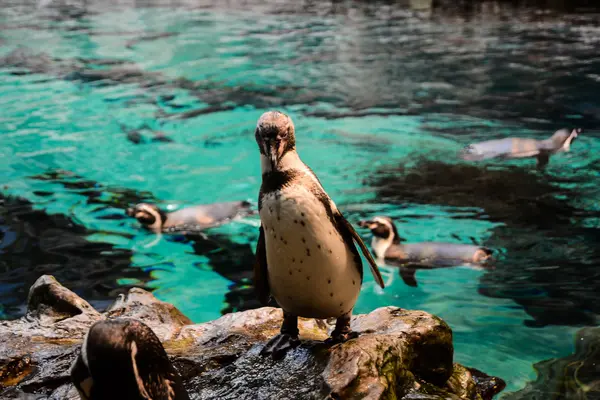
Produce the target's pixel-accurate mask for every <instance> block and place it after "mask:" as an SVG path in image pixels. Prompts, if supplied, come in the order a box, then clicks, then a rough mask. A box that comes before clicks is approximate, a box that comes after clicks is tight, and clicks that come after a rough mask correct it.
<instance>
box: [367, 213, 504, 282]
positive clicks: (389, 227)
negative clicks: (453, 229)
mask: <svg viewBox="0 0 600 400" xmlns="http://www.w3.org/2000/svg"><path fill="white" fill-rule="evenodd" d="M358 225H359V226H360V227H362V228H368V229H370V230H371V233H372V234H373V240H372V243H371V247H372V249H373V253H375V256H376V257H377V261H378V263H379V264H385V265H393V266H397V267H400V269H399V273H400V277H401V278H402V280H403V281H404V283H406V284H407V285H408V286H413V287H414V286H417V280H416V277H415V272H416V271H417V270H418V269H434V268H444V267H453V266H459V265H470V266H484V265H485V264H486V263H487V262H489V260H490V258H491V257H492V254H493V252H492V250H490V249H488V248H486V247H481V246H477V245H471V244H458V243H444V242H420V243H403V241H404V240H405V239H404V238H402V237H401V236H400V235H399V234H398V229H397V228H396V224H394V222H393V221H392V219H391V218H390V217H387V216H376V217H373V218H372V219H369V220H361V221H359V223H358Z"/></svg>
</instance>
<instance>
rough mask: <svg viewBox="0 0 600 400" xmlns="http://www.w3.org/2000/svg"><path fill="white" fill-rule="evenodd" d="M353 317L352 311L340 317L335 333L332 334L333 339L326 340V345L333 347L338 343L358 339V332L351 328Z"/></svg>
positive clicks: (336, 323)
mask: <svg viewBox="0 0 600 400" xmlns="http://www.w3.org/2000/svg"><path fill="white" fill-rule="evenodd" d="M351 316H352V311H349V312H347V313H346V314H344V315H342V316H340V317H338V319H337V320H336V321H335V329H334V330H333V332H331V337H330V338H328V339H327V340H325V344H327V345H332V344H336V343H343V342H345V341H347V340H350V339H355V338H357V337H358V332H354V331H352V329H351V328H350V317H351Z"/></svg>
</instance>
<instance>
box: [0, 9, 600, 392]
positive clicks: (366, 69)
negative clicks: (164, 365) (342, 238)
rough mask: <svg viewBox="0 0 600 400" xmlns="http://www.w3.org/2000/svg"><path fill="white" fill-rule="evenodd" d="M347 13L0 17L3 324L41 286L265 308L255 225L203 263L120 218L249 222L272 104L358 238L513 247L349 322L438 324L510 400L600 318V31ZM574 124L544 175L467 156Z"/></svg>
mask: <svg viewBox="0 0 600 400" xmlns="http://www.w3.org/2000/svg"><path fill="white" fill-rule="evenodd" d="M350 4H351V5H353V6H348V5H345V6H343V7H342V6H340V7H339V8H335V7H333V6H332V7H333V8H327V4H324V5H323V6H315V5H313V6H311V7H308V8H307V9H306V10H302V9H301V8H298V7H295V6H293V5H287V6H286V5H285V4H279V3H278V4H270V3H267V4H266V5H263V6H257V5H253V6H244V7H238V8H236V9H229V10H228V9H225V8H218V7H209V6H205V7H196V8H194V7H189V6H186V5H185V4H179V5H176V6H173V7H149V6H148V7H145V6H138V7H136V8H134V7H124V8H119V9H117V8H116V7H108V6H106V7H104V8H102V7H100V6H98V5H93V4H92V5H91V6H89V9H78V8H75V9H73V8H63V7H60V6H58V5H53V4H50V6H45V7H43V6H40V7H36V6H18V5H14V4H13V5H10V4H8V5H6V6H4V7H2V8H1V11H0V25H2V27H3V29H2V31H1V33H0V42H1V43H2V47H1V49H0V57H1V60H0V76H1V79H0V109H1V110H2V111H0V176H2V182H0V183H1V184H2V186H1V191H0V193H1V194H2V198H4V199H5V202H3V203H0V206H1V207H3V208H2V209H1V211H2V214H0V216H1V217H2V220H0V227H2V229H3V230H2V232H3V235H2V236H0V239H2V240H3V242H2V243H1V245H0V251H2V253H0V254H1V255H2V256H1V257H2V258H0V262H1V264H0V267H1V269H0V276H2V279H1V283H0V316H1V317H3V318H14V317H16V316H18V315H20V314H21V313H22V312H23V305H24V304H25V300H26V290H27V288H28V287H29V285H30V284H31V283H32V282H33V281H34V280H35V279H36V278H37V277H38V276H39V275H40V274H41V273H52V274H54V275H55V276H57V278H58V279H59V280H60V281H61V282H62V283H63V284H65V285H66V286H67V287H70V288H73V289H74V290H76V291H77V292H78V293H80V294H82V295H83V296H85V297H86V299H89V300H90V301H92V303H93V304H94V305H96V306H97V307H103V306H105V305H106V304H108V302H109V301H110V299H112V298H114V296H115V295H116V293H119V292H122V291H124V290H126V288H127V287H130V286H131V285H139V286H143V287H145V288H148V289H152V290H153V291H154V294H155V295H156V296H157V297H159V298H160V299H162V300H165V301H168V302H171V303H173V304H175V305H176V306H177V307H178V308H179V309H181V310H182V311H183V312H184V313H185V314H186V315H188V316H189V317H190V318H192V319H193V320H194V321H195V322H202V321H207V320H210V319H214V318H217V317H218V316H219V315H221V313H222V312H224V310H234V309H238V308H247V307H252V306H253V305H252V304H253V303H252V301H253V297H252V295H251V290H250V288H249V287H248V286H249V283H250V282H249V280H248V278H249V276H250V274H249V270H250V268H251V265H249V262H247V259H248V256H249V257H250V262H251V252H250V255H249V254H248V252H249V251H250V249H253V248H254V246H255V243H256V240H257V230H258V224H259V221H258V218H257V217H249V218H246V219H244V220H240V221H235V222H233V223H231V224H229V225H226V226H223V227H220V228H216V229H213V230H211V231H209V232H207V234H208V235H209V236H211V237H219V238H221V239H222V240H224V243H226V244H225V245H223V247H224V250H222V251H221V252H219V251H216V252H215V251H211V252H208V253H207V252H203V251H200V250H199V249H198V245H195V244H194V243H193V242H189V241H186V240H184V239H183V238H178V237H175V238H172V237H171V238H170V237H166V236H161V237H157V236H156V235H153V234H150V233H148V232H145V231H143V230H141V229H140V227H139V225H138V224H137V222H135V221H134V220H131V219H128V218H125V217H124V209H125V208H126V207H127V206H128V205H131V203H135V202H138V201H142V200H149V201H155V202H158V203H160V204H161V206H162V207H164V208H167V209H176V208H178V207H183V206H186V205H193V204H199V203H210V202H216V201H231V200H249V201H251V202H253V203H254V205H256V199H257V193H258V189H259V186H260V167H259V159H258V151H257V148H256V143H255V142H254V135H253V130H254V125H255V123H256V120H257V119H258V117H259V116H260V115H261V114H262V113H263V112H264V111H266V110H269V109H272V108H277V109H280V110H283V111H285V112H286V113H288V114H289V115H290V116H291V117H292V118H293V119H294V121H295V125H296V131H297V142H298V151H299V153H300V155H301V157H302V158H303V160H304V161H305V162H306V163H307V164H309V165H310V166H311V167H312V169H313V170H314V171H315V172H316V173H317V174H318V176H319V178H320V179H321V181H322V183H323V185H324V186H325V188H326V190H327V191H328V193H329V194H330V195H331V196H332V197H333V199H334V200H335V201H336V203H337V204H338V206H339V208H340V209H341V210H342V212H344V214H345V215H346V217H347V218H348V219H349V220H350V221H351V222H353V223H356V222H357V221H358V220H359V219H360V218H364V217H369V216H373V215H377V214H385V215H389V216H391V217H393V218H394V219H395V220H397V221H398V223H399V229H400V230H401V234H402V236H404V237H405V238H407V239H408V240H409V241H424V240H428V241H429V240H439V241H449V242H456V243H459V242H463V243H470V241H471V238H473V239H474V240H475V241H477V242H478V243H481V244H485V245H488V246H490V247H493V248H494V249H496V250H497V254H498V257H499V262H498V265H497V267H496V269H495V270H493V271H479V270H473V269H469V268H467V267H460V268H452V269H438V270H429V271H419V272H417V280H418V282H419V286H418V287H417V288H412V287H408V286H406V285H405V284H404V283H403V282H402V280H401V279H400V277H399V276H398V274H397V271H396V270H393V269H384V271H383V272H384V277H385V279H386V281H387V283H388V286H387V288H386V289H385V290H384V291H381V290H379V289H378V288H376V287H375V286H374V283H373V281H372V278H371V276H370V275H369V274H366V281H365V284H364V287H363V290H362V293H361V296H360V298H359V301H358V304H357V306H356V308H355V312H356V313H364V312H369V311H370V310H373V309H374V308H376V307H379V306H385V305H396V306H400V307H405V308H418V309H423V310H426V311H428V312H431V313H434V314H437V315H439V316H440V317H442V318H444V319H445V320H446V321H447V322H448V323H449V324H450V326H451V327H452V329H453V331H454V338H455V353H456V360H457V361H459V362H462V363H464V364H466V365H469V366H472V367H476V368H479V369H481V370H483V371H485V372H487V373H489V374H494V375H497V376H500V377H502V378H503V379H505V380H506V381H507V384H508V386H507V391H514V390H517V389H519V388H521V387H523V386H524V385H525V383H526V382H527V381H528V380H531V379H533V378H534V377H535V374H534V371H533V368H532V364H533V363H535V362H537V361H540V360H543V359H547V358H550V357H559V356H563V355H566V354H569V353H570V352H571V351H572V350H573V343H572V342H573V337H574V333H575V332H576V330H577V329H578V328H579V327H581V326H583V325H594V324H597V321H598V320H597V316H598V314H599V313H600V309H599V308H598V307H599V305H598V304H600V302H599V301H598V300H600V299H599V297H600V294H599V293H600V272H597V271H600V270H598V268H597V267H598V264H599V261H600V250H597V248H600V247H598V243H599V239H600V235H598V231H597V229H598V227H599V222H598V216H599V215H600V214H599V208H598V204H597V198H598V194H599V193H598V181H599V172H600V157H599V156H598V150H599V149H600V140H599V139H598V135H597V132H595V131H594V127H596V126H597V125H598V120H599V119H600V102H599V101H598V97H597V93H599V91H598V90H599V89H600V57H599V56H598V54H597V51H596V49H597V46H598V40H599V39H598V38H599V37H600V35H599V33H600V32H599V30H598V28H597V24H595V21H596V20H595V19H594V17H593V16H585V15H573V16H567V17H563V18H554V19H553V18H552V17H551V16H546V17H539V16H538V17H534V16H533V15H530V14H527V13H524V14H523V15H522V20H520V23H519V24H511V23H509V22H505V21H506V19H504V18H502V16H490V15H480V16H476V17H473V18H472V19H463V18H461V17H456V16H444V15H441V16H440V15H436V14H434V15H433V16H429V15H427V14H426V13H422V12H415V11H414V10H411V9H404V8H394V7H390V6H384V5H374V6H368V5H360V4H354V3H350ZM73 10H75V11H73ZM532 18H533V19H535V18H538V19H537V20H535V21H532V20H531V19H532ZM539 18H542V19H541V20H539ZM156 34H162V35H160V36H161V37H152V36H151V35H156ZM144 38H145V39H147V40H140V39H144ZM107 71H108V72H107ZM571 125H578V126H582V127H584V128H585V129H586V132H585V134H583V135H582V136H581V138H580V139H579V140H578V141H577V142H575V144H574V145H573V149H572V151H571V152H570V153H567V154H561V155H557V156H555V157H553V158H552V159H551V161H550V165H549V167H548V169H547V171H546V173H544V174H542V173H539V172H537V171H535V169H534V168H533V161H532V160H525V161H519V162H510V163H505V164H502V163H488V164H485V165H472V164H465V163H461V162H460V161H459V160H458V159H457V157H456V153H457V152H458V151H459V150H460V149H461V148H462V147H463V146H464V145H466V144H467V143H469V142H471V141H476V140H485V139H491V138H499V137H504V136H506V135H520V136H530V137H536V138H545V137H547V136H549V135H550V134H551V133H552V132H553V131H554V130H556V129H558V128H561V127H563V126H571ZM132 131H136V132H137V134H135V133H132ZM128 132H129V135H128ZM158 132H162V133H161V135H163V136H166V137H168V138H169V139H170V140H171V141H170V142H166V141H156V140H153V138H155V135H157V134H158ZM136 135H137V136H136ZM135 141H137V142H140V141H141V143H137V144H136V143H134V142H135ZM15 199H17V200H15ZM27 215H30V216H31V217H30V218H29V219H27ZM23 220H26V222H25V223H24V222H22V221H23ZM361 234H362V235H363V237H364V238H365V240H370V237H369V235H368V232H366V231H361ZM56 238H59V239H56ZM74 238H75V239H77V240H75V239H74ZM55 240H58V242H57V243H55V242H54V241H55ZM72 241H74V243H76V244H74V245H73V244H70V243H71V242H72ZM82 243H83V244H82ZM230 265H234V266H237V265H239V269H240V271H241V272H240V274H239V275H240V276H237V275H235V273H237V272H238V271H233V272H235V273H233V274H232V271H228V270H227V266H230ZM236 268H237V267H236ZM230 269H231V268H230ZM233 275H235V277H232V276H233ZM232 299H234V300H232ZM235 299H237V300H235ZM239 302H241V303H239ZM246 303H248V304H246Z"/></svg>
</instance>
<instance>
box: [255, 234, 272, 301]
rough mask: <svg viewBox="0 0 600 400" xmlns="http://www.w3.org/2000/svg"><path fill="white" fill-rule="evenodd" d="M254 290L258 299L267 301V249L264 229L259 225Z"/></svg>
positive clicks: (268, 292) (268, 290)
mask: <svg viewBox="0 0 600 400" xmlns="http://www.w3.org/2000/svg"><path fill="white" fill-rule="evenodd" d="M254 290H255V291H256V295H257V296H258V300H259V301H260V302H261V304H263V305H267V304H268V303H269V295H270V293H271V290H270V288H269V271H268V269H267V249H266V245H265V230H264V229H263V227H262V225H261V226H260V230H259V235H258V243H257V244H256V261H255V262H254Z"/></svg>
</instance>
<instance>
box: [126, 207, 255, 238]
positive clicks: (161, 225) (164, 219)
mask: <svg viewBox="0 0 600 400" xmlns="http://www.w3.org/2000/svg"><path fill="white" fill-rule="evenodd" d="M253 213H254V211H253V210H252V209H251V204H250V203H249V202H247V201H230V202H224V203H213V204H202V205H198V206H192V207H186V208H182V209H180V210H177V211H173V212H170V213H167V212H164V211H162V210H161V209H159V208H158V207H157V206H156V205H154V204H148V203H139V204H136V205H135V206H133V207H129V208H127V210H126V214H127V215H129V216H130V217H134V218H136V219H137V220H138V222H139V223H140V224H142V226H143V227H144V228H146V229H149V230H151V231H154V232H157V233H158V232H168V233H171V232H179V233H185V232H199V231H202V230H204V229H208V228H213V227H216V226H219V225H223V224H224V223H226V222H229V221H231V220H232V219H235V218H240V217H244V216H248V215H251V214H253Z"/></svg>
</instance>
